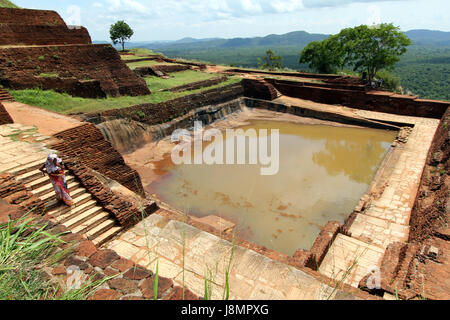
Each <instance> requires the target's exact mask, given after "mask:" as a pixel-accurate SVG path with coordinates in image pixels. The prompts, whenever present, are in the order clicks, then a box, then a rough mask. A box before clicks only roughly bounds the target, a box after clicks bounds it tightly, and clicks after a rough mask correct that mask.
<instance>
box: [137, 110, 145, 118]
mask: <svg viewBox="0 0 450 320" xmlns="http://www.w3.org/2000/svg"><path fill="white" fill-rule="evenodd" d="M136 115H137V116H138V117H139V118H141V119H144V118H145V113H144V112H142V111H136Z"/></svg>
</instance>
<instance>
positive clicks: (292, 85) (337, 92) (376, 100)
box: [272, 80, 450, 119]
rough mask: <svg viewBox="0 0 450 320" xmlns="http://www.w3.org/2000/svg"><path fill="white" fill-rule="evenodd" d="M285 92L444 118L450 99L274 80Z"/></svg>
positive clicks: (408, 114) (318, 99)
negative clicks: (437, 99)
mask: <svg viewBox="0 0 450 320" xmlns="http://www.w3.org/2000/svg"><path fill="white" fill-rule="evenodd" d="M272 84H273V85H274V86H275V88H276V89H277V90H278V91H280V92H281V93H282V94H283V95H286V96H289V97H294V98H300V99H305V100H311V101H314V102H319V103H326V104H340V105H344V106H348V107H353V108H357V109H364V110H371V111H378V112H386V113H393V114H399V115H407V116H416V117H427V118H436V119H440V118H441V117H442V115H443V114H444V112H445V110H446V109H447V107H448V106H449V105H450V103H449V102H445V101H435V100H424V99H417V97H413V96H404V95H399V94H394V93H391V92H386V91H368V92H365V91H361V90H348V89H341V88H326V87H318V86H313V85H312V84H310V85H303V84H302V83H298V82H294V81H292V82H289V81H276V80H275V81H273V82H272Z"/></svg>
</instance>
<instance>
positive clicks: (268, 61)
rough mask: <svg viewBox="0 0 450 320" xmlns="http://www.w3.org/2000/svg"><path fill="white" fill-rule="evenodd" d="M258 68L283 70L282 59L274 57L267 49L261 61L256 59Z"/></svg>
mask: <svg viewBox="0 0 450 320" xmlns="http://www.w3.org/2000/svg"><path fill="white" fill-rule="evenodd" d="M258 66H259V67H260V68H261V69H269V70H276V69H281V68H283V58H282V57H281V56H276V55H275V54H274V53H273V51H272V50H270V49H269V50H267V51H266V55H265V56H264V57H263V58H262V59H261V58H258Z"/></svg>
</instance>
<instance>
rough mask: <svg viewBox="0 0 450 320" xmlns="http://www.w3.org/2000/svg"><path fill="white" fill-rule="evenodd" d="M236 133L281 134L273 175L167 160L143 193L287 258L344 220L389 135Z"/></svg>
mask: <svg viewBox="0 0 450 320" xmlns="http://www.w3.org/2000/svg"><path fill="white" fill-rule="evenodd" d="M242 128H243V129H244V130H246V129H249V128H254V129H256V130H258V129H269V130H270V129H279V130H280V170H279V172H278V174H277V175H274V176H261V175H260V166H259V165H212V166H208V165H179V166H174V165H173V164H172V163H171V161H170V155H168V157H167V158H166V159H165V160H163V161H161V162H159V163H155V172H158V173H160V174H161V178H160V179H159V180H158V181H156V182H154V183H152V184H151V185H150V186H149V189H150V191H151V192H153V193H156V194H157V195H158V196H159V197H160V198H161V200H163V201H165V202H167V203H169V204H171V205H172V206H174V207H175V208H177V209H179V210H183V211H185V212H188V213H190V214H193V215H195V216H198V217H204V216H207V215H211V214H214V215H220V216H222V217H224V218H225V219H227V220H230V221H233V222H235V223H237V232H238V235H239V236H240V237H242V238H245V239H247V240H249V241H252V242H254V243H257V244H259V245H263V246H265V247H267V248H269V249H274V250H277V251H280V252H283V253H286V254H288V255H292V254H293V253H294V252H295V251H296V250H297V249H309V248H310V247H311V245H312V243H313V242H314V239H315V238H316V237H317V235H318V233H319V232H320V227H321V226H323V225H325V224H326V223H327V222H328V221H330V220H336V221H339V222H341V223H342V222H343V221H344V219H345V217H346V216H347V215H348V214H349V213H350V212H351V211H352V210H353V208H354V207H355V205H356V204H357V202H358V201H359V199H360V198H361V196H362V195H363V194H364V192H365V191H366V189H367V187H368V184H369V183H370V181H371V180H372V179H373V176H374V174H375V172H376V169H377V167H378V166H379V165H380V163H381V161H382V159H383V157H384V156H385V154H386V151H387V149H388V148H389V146H390V144H391V142H392V141H393V140H394V139H395V135H396V133H395V132H389V131H381V130H374V129H359V128H341V127H332V126H322V125H299V124H293V123H287V122H276V121H253V122H252V123H251V124H250V125H248V126H244V127H242ZM269 132H270V131H269Z"/></svg>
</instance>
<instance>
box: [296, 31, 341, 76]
mask: <svg viewBox="0 0 450 320" xmlns="http://www.w3.org/2000/svg"><path fill="white" fill-rule="evenodd" d="M299 63H308V64H309V67H310V68H311V69H314V70H317V72H319V73H335V72H336V71H337V68H339V67H341V66H342V65H343V54H342V48H341V46H340V45H339V42H338V41H336V39H335V36H331V37H330V38H329V39H326V40H323V41H313V42H310V43H309V44H308V45H307V46H306V47H305V48H304V49H303V51H302V53H301V55H300V61H299Z"/></svg>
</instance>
